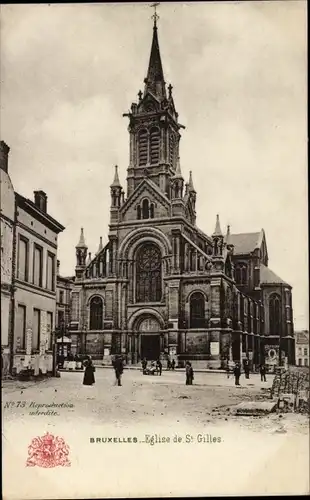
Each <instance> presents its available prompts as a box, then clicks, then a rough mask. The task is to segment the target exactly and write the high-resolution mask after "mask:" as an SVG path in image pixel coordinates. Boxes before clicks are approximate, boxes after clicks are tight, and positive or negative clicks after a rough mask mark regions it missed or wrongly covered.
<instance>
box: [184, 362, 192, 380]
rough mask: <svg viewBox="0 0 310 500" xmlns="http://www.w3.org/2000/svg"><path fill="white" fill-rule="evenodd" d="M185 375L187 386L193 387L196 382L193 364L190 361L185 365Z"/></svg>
mask: <svg viewBox="0 0 310 500" xmlns="http://www.w3.org/2000/svg"><path fill="white" fill-rule="evenodd" d="M185 374H186V385H193V380H194V370H193V368H192V364H191V363H190V362H189V361H186V363H185Z"/></svg>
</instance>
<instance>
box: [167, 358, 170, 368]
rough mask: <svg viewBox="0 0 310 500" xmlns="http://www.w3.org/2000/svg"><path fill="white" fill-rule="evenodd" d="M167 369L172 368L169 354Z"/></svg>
mask: <svg viewBox="0 0 310 500" xmlns="http://www.w3.org/2000/svg"><path fill="white" fill-rule="evenodd" d="M167 370H171V361H170V358H169V356H168V358H167Z"/></svg>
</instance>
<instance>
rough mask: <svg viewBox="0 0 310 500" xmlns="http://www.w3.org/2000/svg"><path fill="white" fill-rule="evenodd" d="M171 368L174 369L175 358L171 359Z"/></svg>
mask: <svg viewBox="0 0 310 500" xmlns="http://www.w3.org/2000/svg"><path fill="white" fill-rule="evenodd" d="M171 368H172V370H174V369H175V360H174V359H173V360H172V362H171Z"/></svg>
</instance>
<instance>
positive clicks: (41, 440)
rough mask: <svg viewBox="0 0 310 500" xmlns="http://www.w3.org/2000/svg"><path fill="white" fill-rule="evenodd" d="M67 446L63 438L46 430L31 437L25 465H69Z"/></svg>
mask: <svg viewBox="0 0 310 500" xmlns="http://www.w3.org/2000/svg"><path fill="white" fill-rule="evenodd" d="M69 450H70V448H69V446H68V445H67V444H66V443H65V440H64V439H63V438H61V437H58V436H53V434H49V433H48V432H47V433H46V434H45V435H44V436H41V437H39V436H38V437H35V438H34V439H32V441H31V443H30V445H29V446H28V458H27V462H26V467H35V466H38V467H44V468H52V467H57V466H61V467H70V466H71V462H70V460H69V458H68V456H69Z"/></svg>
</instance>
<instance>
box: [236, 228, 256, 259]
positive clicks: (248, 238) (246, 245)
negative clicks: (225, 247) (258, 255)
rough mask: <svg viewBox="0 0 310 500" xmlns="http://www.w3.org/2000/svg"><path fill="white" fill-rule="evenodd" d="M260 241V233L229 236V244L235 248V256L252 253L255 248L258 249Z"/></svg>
mask: <svg viewBox="0 0 310 500" xmlns="http://www.w3.org/2000/svg"><path fill="white" fill-rule="evenodd" d="M261 241H262V231H259V232H257V233H239V234H231V235H230V244H231V245H234V247H235V250H234V254H235V255H238V254H239V255H244V254H248V253H251V252H253V251H254V250H255V249H256V248H260V245H261Z"/></svg>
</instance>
